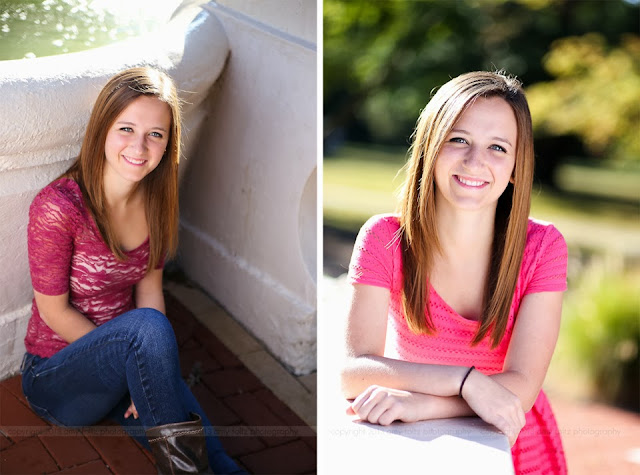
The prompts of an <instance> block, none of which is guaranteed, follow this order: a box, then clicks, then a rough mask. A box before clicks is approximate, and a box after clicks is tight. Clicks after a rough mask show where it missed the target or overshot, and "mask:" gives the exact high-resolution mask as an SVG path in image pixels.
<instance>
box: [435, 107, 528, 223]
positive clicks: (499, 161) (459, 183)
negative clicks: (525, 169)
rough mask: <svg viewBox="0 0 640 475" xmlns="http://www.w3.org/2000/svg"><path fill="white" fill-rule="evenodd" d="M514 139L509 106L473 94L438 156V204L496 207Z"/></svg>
mask: <svg viewBox="0 0 640 475" xmlns="http://www.w3.org/2000/svg"><path fill="white" fill-rule="evenodd" d="M517 139H518V126H517V123H516V117H515V114H514V112H513V109H512V108H511V106H510V105H509V104H508V103H507V102H506V101H505V100H504V99H502V98H500V97H489V98H484V97H479V98H477V99H476V100H475V102H473V103H472V104H471V105H470V106H469V107H468V108H467V109H466V110H465V111H464V112H463V113H462V115H461V116H460V118H459V119H458V121H457V122H456V124H455V125H454V126H453V129H452V130H451V131H450V133H449V135H447V137H446V138H445V141H444V144H443V145H442V148H441V150H440V153H439V154H438V157H437V159H436V164H435V181H436V207H440V206H447V207H453V208H456V209H462V210H469V211H471V210H480V209H491V207H493V209H494V210H495V207H496V204H497V202H498V198H499V197H500V195H502V193H503V192H504V190H505V189H506V187H507V185H508V184H509V179H510V178H511V176H512V173H513V168H514V165H515V154H516V141H517Z"/></svg>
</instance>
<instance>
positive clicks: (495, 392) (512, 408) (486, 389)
mask: <svg viewBox="0 0 640 475" xmlns="http://www.w3.org/2000/svg"><path fill="white" fill-rule="evenodd" d="M462 397H463V398H464V400H465V401H466V402H467V404H468V405H469V407H470V408H471V409H472V410H473V412H475V413H476V414H477V415H478V417H480V418H481V419H482V420H483V421H485V422H487V423H489V424H491V425H493V426H495V427H496V428H497V429H498V430H499V431H500V432H502V433H503V434H504V435H506V436H507V438H508V439H509V444H510V445H511V446H512V447H513V444H515V443H516V439H517V438H518V434H519V433H520V431H521V430H522V428H523V427H524V425H525V422H526V421H525V417H524V411H523V410H522V403H521V402H520V399H518V397H517V396H516V395H515V394H513V393H512V392H511V391H509V390H508V389H507V388H505V387H504V386H502V385H501V384H500V383H497V382H496V381H494V380H492V379H491V378H490V377H488V376H485V375H484V374H482V373H481V372H480V371H477V370H473V371H471V373H470V374H469V377H468V378H467V380H466V381H465V384H464V387H463V388H462Z"/></svg>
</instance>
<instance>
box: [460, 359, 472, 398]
mask: <svg viewBox="0 0 640 475" xmlns="http://www.w3.org/2000/svg"><path fill="white" fill-rule="evenodd" d="M474 369H476V367H475V366H472V367H471V368H469V371H467V374H465V375H464V378H462V382H461V383H460V391H459V392H458V396H460V397H462V388H463V386H464V383H465V381H466V380H467V378H468V377H469V375H470V374H471V371H473V370H474Z"/></svg>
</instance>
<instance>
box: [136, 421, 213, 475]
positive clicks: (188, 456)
mask: <svg viewBox="0 0 640 475" xmlns="http://www.w3.org/2000/svg"><path fill="white" fill-rule="evenodd" d="M189 415H190V416H191V420H190V421H187V422H177V423H175V424H165V425H163V426H157V427H152V428H150V429H147V431H146V434H147V438H148V439H149V445H151V453H152V454H153V456H154V457H155V459H156V468H157V469H158V473H159V474H174V473H212V472H211V471H210V470H209V460H208V458H207V446H206V443H205V438H204V429H203V427H202V420H201V419H200V416H199V415H198V414H195V413H193V412H192V413H190V414H189Z"/></svg>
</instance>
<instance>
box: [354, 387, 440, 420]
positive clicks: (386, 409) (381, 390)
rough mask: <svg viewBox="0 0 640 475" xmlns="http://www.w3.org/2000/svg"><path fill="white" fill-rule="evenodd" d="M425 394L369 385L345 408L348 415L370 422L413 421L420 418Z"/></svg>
mask: <svg viewBox="0 0 640 475" xmlns="http://www.w3.org/2000/svg"><path fill="white" fill-rule="evenodd" d="M423 398H428V396H427V395H426V394H417V393H412V392H409V391H401V390H399V389H391V388H385V387H382V386H375V385H374V386H369V387H368V388H367V389H366V390H365V391H364V392H363V393H362V394H360V395H359V396H358V397H357V398H356V399H355V400H354V401H353V403H352V404H351V405H350V406H349V408H348V409H347V414H348V415H356V416H358V417H359V418H360V419H361V420H363V421H366V422H370V423H372V424H380V425H382V426H388V425H389V424H391V423H392V422H393V421H403V422H415V421H418V420H421V418H420V416H419V414H420V410H419V408H420V404H421V402H424V401H423Z"/></svg>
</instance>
